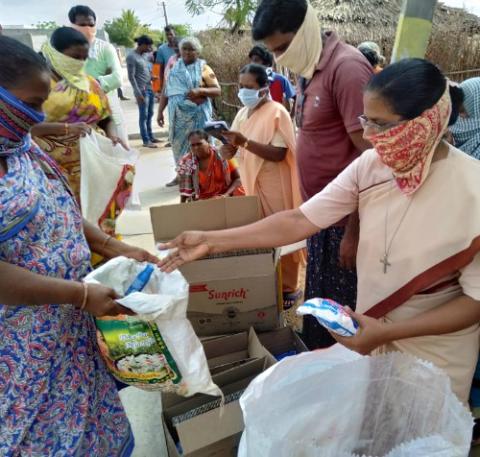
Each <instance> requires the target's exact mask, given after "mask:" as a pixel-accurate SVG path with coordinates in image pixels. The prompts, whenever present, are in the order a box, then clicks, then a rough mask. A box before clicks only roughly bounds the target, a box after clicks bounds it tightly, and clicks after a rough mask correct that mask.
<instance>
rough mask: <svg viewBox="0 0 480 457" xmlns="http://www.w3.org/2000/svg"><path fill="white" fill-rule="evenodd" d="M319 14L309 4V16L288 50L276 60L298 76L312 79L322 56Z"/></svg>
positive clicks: (306, 16)
mask: <svg viewBox="0 0 480 457" xmlns="http://www.w3.org/2000/svg"><path fill="white" fill-rule="evenodd" d="M320 32H321V30H320V24H319V23H318V19H317V14H316V12H315V10H314V9H313V8H312V6H311V5H310V4H308V8H307V14H306V15H305V19H304V20H303V24H302V26H301V27H300V28H299V29H298V32H297V33H296V34H295V36H294V38H293V40H292V42H291V43H290V46H289V47H288V49H287V50H286V51H285V52H284V53H283V54H282V55H280V56H278V57H277V58H276V59H275V60H276V62H277V63H278V64H279V65H281V66H283V67H287V68H289V69H290V70H292V71H293V72H294V73H296V74H297V75H300V76H303V77H304V78H306V79H311V78H312V76H313V73H314V72H315V68H316V66H317V65H318V62H319V60H320V55H321V54H322V38H321V33H320Z"/></svg>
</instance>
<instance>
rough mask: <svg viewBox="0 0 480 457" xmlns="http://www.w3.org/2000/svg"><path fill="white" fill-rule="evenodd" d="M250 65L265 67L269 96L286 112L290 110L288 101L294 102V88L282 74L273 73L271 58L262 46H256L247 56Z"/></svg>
mask: <svg viewBox="0 0 480 457" xmlns="http://www.w3.org/2000/svg"><path fill="white" fill-rule="evenodd" d="M248 58H249V59H250V62H251V63H256V64H258V65H263V66H264V67H267V73H268V80H269V86H270V95H271V96H272V99H273V101H275V102H278V103H281V104H282V105H283V106H284V107H285V108H286V109H287V111H288V112H290V111H291V110H292V106H291V104H290V101H294V100H295V87H293V84H292V83H291V82H290V81H289V80H288V79H287V78H286V77H285V76H283V75H282V74H280V73H276V72H275V71H273V68H272V67H273V56H272V54H271V53H270V52H268V50H267V49H266V48H265V47H264V46H260V45H256V46H254V47H253V48H252V49H251V50H250V53H249V54H248Z"/></svg>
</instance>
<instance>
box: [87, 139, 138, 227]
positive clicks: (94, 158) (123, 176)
mask: <svg viewBox="0 0 480 457" xmlns="http://www.w3.org/2000/svg"><path fill="white" fill-rule="evenodd" d="M137 159H138V152H137V151H135V150H132V149H131V150H128V151H127V150H126V149H124V148H123V146H121V145H120V144H117V145H115V146H114V145H113V143H112V142H111V141H110V139H108V138H106V137H104V136H102V135H100V134H98V133H97V132H95V131H94V130H92V133H90V135H87V136H84V137H81V138H80V160H81V166H82V175H81V180H80V200H81V202H82V215H83V217H84V218H85V219H86V220H87V221H88V222H90V223H92V224H94V225H96V226H100V225H101V221H100V220H101V219H102V216H104V215H105V212H106V211H108V208H109V205H110V202H111V201H112V199H114V200H115V201H116V203H117V206H118V207H119V208H120V209H123V208H124V207H125V205H126V203H127V201H128V199H129V198H130V196H131V193H132V190H131V189H132V186H133V180H134V177H135V170H134V168H133V167H134V165H135V163H136V162H137ZM124 188H125V189H127V190H123V189H124Z"/></svg>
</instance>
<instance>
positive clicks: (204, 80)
mask: <svg viewBox="0 0 480 457" xmlns="http://www.w3.org/2000/svg"><path fill="white" fill-rule="evenodd" d="M201 50H202V47H201V45H200V42H199V41H198V40H197V39H196V38H185V39H183V40H182V41H181V42H180V54H181V59H179V60H178V61H177V63H176V64H175V66H174V67H173V68H172V69H171V70H170V73H169V75H168V81H167V82H166V84H167V86H166V90H165V94H164V96H163V97H162V99H161V100H160V106H159V107H158V123H159V124H160V126H163V125H164V117H163V112H164V110H165V108H166V107H167V105H168V119H169V125H170V143H171V144H172V149H173V156H174V159H175V163H176V164H177V165H178V163H179V162H180V159H181V158H182V157H183V156H184V155H185V154H186V153H187V152H188V150H189V148H190V145H189V143H188V138H187V137H188V133H189V132H191V131H192V130H197V129H202V128H203V127H204V126H205V123H206V122H207V121H209V120H210V119H211V117H212V102H211V100H210V99H211V98H213V97H218V96H219V95H220V94H221V89H220V85H219V84H218V81H217V77H216V76H215V73H214V72H213V70H212V69H211V68H210V67H209V66H208V65H207V64H206V63H205V61H204V60H202V59H200V58H199V54H200V52H201ZM176 184H178V182H177V179H176V178H175V179H174V180H173V181H172V182H171V183H169V184H167V186H168V185H176Z"/></svg>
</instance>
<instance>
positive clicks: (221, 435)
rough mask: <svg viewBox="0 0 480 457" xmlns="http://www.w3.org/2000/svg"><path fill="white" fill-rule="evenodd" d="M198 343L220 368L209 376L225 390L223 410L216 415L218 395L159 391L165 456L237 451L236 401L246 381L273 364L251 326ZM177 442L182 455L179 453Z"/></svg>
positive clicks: (212, 456) (239, 419)
mask: <svg viewBox="0 0 480 457" xmlns="http://www.w3.org/2000/svg"><path fill="white" fill-rule="evenodd" d="M203 345H204V348H205V353H206V355H207V359H208V362H209V365H210V367H211V368H212V369H218V370H220V371H219V372H218V373H217V374H214V375H213V381H214V382H215V383H216V384H217V385H218V386H219V387H220V388H221V389H222V391H223V393H224V395H225V400H226V403H225V406H224V409H223V414H222V415H221V414H220V400H219V399H217V398H215V397H211V396H208V395H195V396H193V397H191V398H183V397H179V396H178V395H175V394H163V395H162V403H163V426H164V431H165V437H166V442H167V449H168V455H169V457H179V456H180V455H184V456H186V457H187V456H188V457H228V456H232V457H233V456H236V455H237V447H238V443H239V442H240V437H241V434H242V431H243V428H244V423H243V416H242V411H241V409H240V405H239V401H238V400H239V398H240V396H241V394H242V393H243V391H244V390H245V389H246V388H247V387H248V385H249V384H250V382H251V381H252V380H253V379H254V378H255V377H256V376H258V375H259V374H260V373H262V372H263V371H264V370H265V369H267V368H268V367H270V366H272V365H273V364H274V363H275V359H274V358H273V356H272V355H271V354H269V353H268V351H267V350H266V349H265V348H264V347H263V346H262V345H261V344H260V341H259V340H258V338H257V336H256V334H255V332H254V331H251V332H249V333H248V334H247V332H243V333H240V334H236V335H229V336H225V337H219V338H214V339H209V340H207V341H204V342H203ZM212 371H213V370H212ZM176 441H178V442H179V444H180V446H181V448H182V450H183V454H180V453H179V451H178V449H177V447H176V445H175V442H176Z"/></svg>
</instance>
